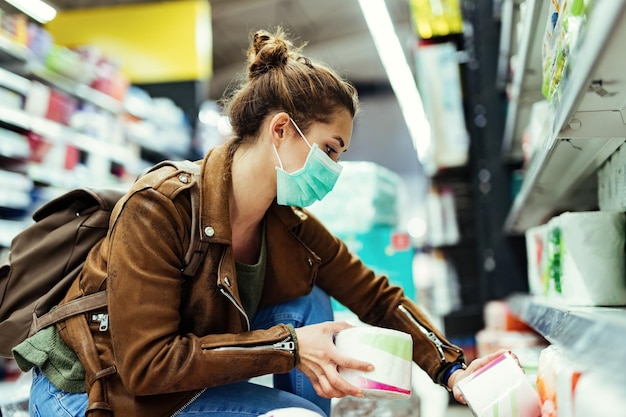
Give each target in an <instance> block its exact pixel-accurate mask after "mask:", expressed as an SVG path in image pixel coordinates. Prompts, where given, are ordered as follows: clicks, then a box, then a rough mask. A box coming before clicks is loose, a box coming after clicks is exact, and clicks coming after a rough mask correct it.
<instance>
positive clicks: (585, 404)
mask: <svg viewBox="0 0 626 417" xmlns="http://www.w3.org/2000/svg"><path fill="white" fill-rule="evenodd" d="M617 372H619V371H617ZM573 389H574V392H573V401H572V411H573V413H572V414H571V417H590V416H602V417H623V416H624V414H625V413H626V411H625V410H626V388H625V387H624V385H623V384H618V383H615V381H613V378H612V377H611V375H605V374H603V373H601V372H599V371H597V372H584V373H583V374H582V375H580V378H579V379H578V381H577V383H576V384H575V385H574V386H573ZM559 417H570V416H569V415H567V414H563V415H561V414H559Z"/></svg>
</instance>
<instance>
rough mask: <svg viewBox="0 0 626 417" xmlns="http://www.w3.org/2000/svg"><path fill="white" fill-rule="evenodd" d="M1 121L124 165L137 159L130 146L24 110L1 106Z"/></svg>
mask: <svg viewBox="0 0 626 417" xmlns="http://www.w3.org/2000/svg"><path fill="white" fill-rule="evenodd" d="M0 122H2V123H5V124H8V125H12V126H15V127H17V128H20V129H24V130H30V131H32V132H35V133H37V134H40V135H42V136H44V137H46V138H47V139H50V140H52V141H55V142H61V143H67V144H68V145H73V146H76V147H77V148H78V149H80V150H82V151H85V152H88V153H93V154H97V155H100V156H104V157H107V158H109V159H111V160H113V161H115V162H118V163H121V164H124V165H127V164H132V163H134V162H135V161H136V159H137V157H136V155H135V154H133V152H132V151H131V149H129V147H126V146H122V145H114V144H111V143H107V142H105V141H101V140H98V139H96V138H92V137H90V136H87V135H84V134H82V133H78V132H76V131H74V130H72V129H71V128H69V127H67V126H64V125H62V124H59V123H57V122H54V121H52V120H48V119H44V118H41V117H35V116H31V115H29V114H28V113H25V112H24V111H22V110H15V109H7V108H0Z"/></svg>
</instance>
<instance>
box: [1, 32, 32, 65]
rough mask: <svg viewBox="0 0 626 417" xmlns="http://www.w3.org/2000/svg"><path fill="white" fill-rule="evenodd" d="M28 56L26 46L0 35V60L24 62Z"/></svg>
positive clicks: (28, 51) (28, 52)
mask: <svg viewBox="0 0 626 417" xmlns="http://www.w3.org/2000/svg"><path fill="white" fill-rule="evenodd" d="M29 57H30V50H29V49H28V47H26V46H25V45H22V44H19V43H17V42H15V41H13V40H11V39H8V38H6V37H4V36H3V35H0V62H15V61H21V62H26V61H27V60H28V58H29Z"/></svg>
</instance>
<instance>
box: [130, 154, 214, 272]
mask: <svg viewBox="0 0 626 417" xmlns="http://www.w3.org/2000/svg"><path fill="white" fill-rule="evenodd" d="M164 166H173V167H175V168H176V169H178V170H180V171H187V172H189V173H191V174H193V175H194V176H195V177H196V184H197V186H196V187H192V188H191V189H190V194H191V236H190V237H191V240H190V242H189V247H188V248H187V252H186V253H185V257H184V261H185V267H184V268H183V269H182V271H181V272H182V274H183V276H185V277H193V276H194V275H196V272H197V271H198V268H200V265H202V262H203V261H204V258H205V257H206V253H207V251H208V249H209V242H207V241H205V240H203V239H202V236H203V234H202V230H200V229H201V222H200V174H201V172H202V171H201V168H200V166H199V165H198V164H196V163H195V162H192V161H189V160H187V159H185V160H181V161H175V160H166V161H161V162H159V163H158V164H156V165H154V166H153V167H152V168H150V169H148V170H147V171H145V172H144V173H143V174H142V175H145V174H147V173H148V172H152V171H155V170H157V169H159V168H161V167H164Z"/></svg>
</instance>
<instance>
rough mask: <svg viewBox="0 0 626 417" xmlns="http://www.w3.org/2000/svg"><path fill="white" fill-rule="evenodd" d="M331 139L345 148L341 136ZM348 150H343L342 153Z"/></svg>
mask: <svg viewBox="0 0 626 417" xmlns="http://www.w3.org/2000/svg"><path fill="white" fill-rule="evenodd" d="M333 139H335V140H336V141H337V142H339V145H340V146H341V147H342V148H343V147H345V146H346V143H345V142H344V141H343V139H341V136H333ZM347 150H348V148H346V149H344V150H343V152H345V151H347Z"/></svg>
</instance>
